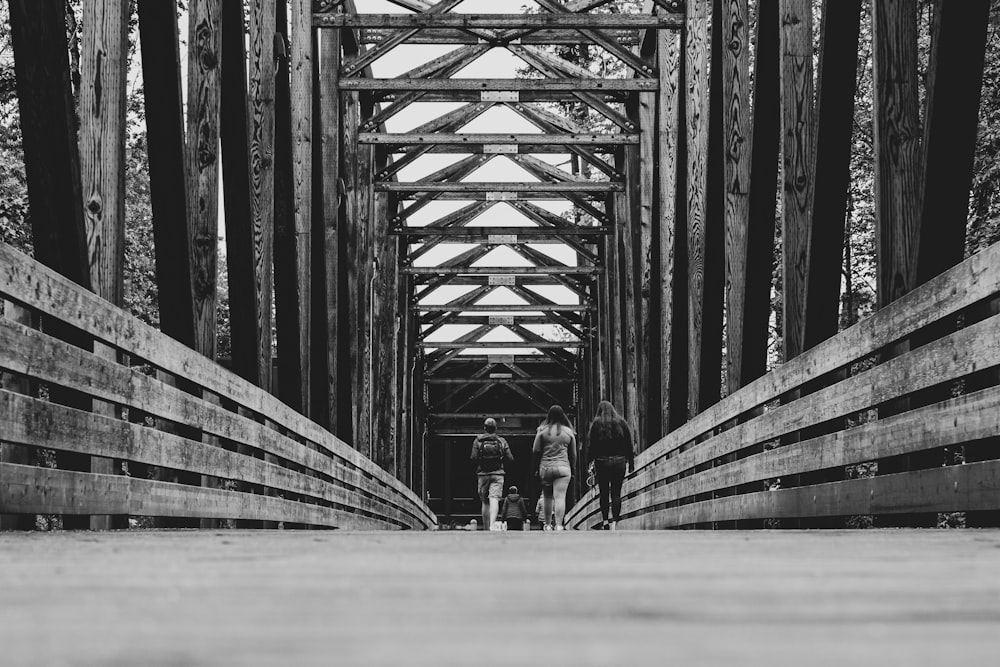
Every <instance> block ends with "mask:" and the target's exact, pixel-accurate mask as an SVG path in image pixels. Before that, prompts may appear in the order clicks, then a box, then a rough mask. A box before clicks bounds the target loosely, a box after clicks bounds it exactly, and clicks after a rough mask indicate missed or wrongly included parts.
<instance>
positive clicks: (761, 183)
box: [729, 0, 781, 393]
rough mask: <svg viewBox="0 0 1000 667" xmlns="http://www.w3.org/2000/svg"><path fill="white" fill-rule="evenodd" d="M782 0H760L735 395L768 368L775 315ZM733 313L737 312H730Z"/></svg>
mask: <svg viewBox="0 0 1000 667" xmlns="http://www.w3.org/2000/svg"><path fill="white" fill-rule="evenodd" d="M778 1H779V0H760V2H758V4H757V39H756V54H755V58H754V79H753V81H754V91H753V95H754V104H753V137H752V139H751V142H750V143H751V151H752V154H751V157H750V160H751V162H750V165H751V168H750V192H749V196H748V201H747V218H748V219H747V232H746V239H745V243H746V245H747V249H746V255H745V256H744V262H745V269H744V285H743V290H742V297H740V294H739V292H738V291H735V290H734V291H733V292H731V294H732V295H733V296H732V298H733V299H739V298H742V303H743V315H742V319H741V321H740V322H737V323H733V321H732V317H734V315H732V314H731V315H730V320H729V322H730V324H729V327H730V329H729V335H730V336H732V335H733V332H732V327H734V326H739V328H740V332H739V334H738V335H739V337H740V340H741V343H740V352H739V365H738V366H737V365H735V364H734V363H731V364H730V366H729V390H730V393H731V392H733V391H735V390H736V389H739V388H740V387H742V386H745V385H747V384H749V383H750V382H752V381H753V380H756V379H757V378H759V377H760V376H762V375H764V373H765V371H766V370H767V341H768V337H769V336H768V334H769V332H768V320H769V319H770V316H771V274H772V262H773V261H774V228H775V224H774V218H775V213H776V207H777V201H776V199H777V188H778V172H777V164H778V155H779V149H778V146H779V143H780V141H781V136H780V135H781V116H780V113H777V112H776V110H777V109H779V108H780V104H781V102H780V98H781V92H780V74H781V65H780V62H779V61H780V41H779V40H780V37H779V30H778V28H779V17H778ZM730 312H732V311H730Z"/></svg>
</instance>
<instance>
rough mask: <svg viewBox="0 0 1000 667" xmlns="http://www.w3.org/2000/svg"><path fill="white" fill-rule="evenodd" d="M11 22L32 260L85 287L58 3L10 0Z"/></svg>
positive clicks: (77, 160) (73, 141) (66, 64)
mask: <svg viewBox="0 0 1000 667" xmlns="http://www.w3.org/2000/svg"><path fill="white" fill-rule="evenodd" d="M10 26H11V41H12V43H13V50H14V72H15V78H16V82H15V83H16V85H17V101H18V107H19V110H20V119H21V137H22V138H21V145H22V147H23V149H24V170H25V176H26V180H27V186H28V206H29V209H30V211H31V231H32V237H33V241H34V242H33V248H34V252H35V257H37V258H38V260H39V261H40V262H42V263H43V264H45V265H46V266H50V267H52V268H53V269H55V270H56V271H58V272H59V273H61V274H62V275H64V276H66V277H67V278H69V279H70V280H72V281H73V282H75V283H77V284H79V285H82V286H83V287H87V288H90V269H89V262H88V260H87V235H86V232H85V229H84V221H83V208H82V207H81V206H80V202H82V201H83V195H82V190H81V186H80V157H79V150H78V147H77V142H76V112H75V109H74V106H73V97H72V93H71V87H70V80H69V57H68V52H67V49H66V12H65V3H63V2H60V1H59V0H48V1H44V2H39V1H38V0H13V1H12V2H10Z"/></svg>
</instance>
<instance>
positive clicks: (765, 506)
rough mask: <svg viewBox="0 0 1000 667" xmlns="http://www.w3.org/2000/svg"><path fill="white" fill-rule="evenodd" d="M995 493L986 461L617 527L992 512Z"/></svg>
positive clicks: (755, 497)
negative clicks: (797, 518) (918, 513)
mask: <svg viewBox="0 0 1000 667" xmlns="http://www.w3.org/2000/svg"><path fill="white" fill-rule="evenodd" d="M914 489H919V490H920V492H919V493H914ZM998 490H1000V461H986V462H982V463H971V464H968V465H961V466H948V467H943V468H933V469H930V470H918V471H915V472H905V473H897V474H894V475H884V476H879V477H867V478H862V479H851V480H845V481H842V482H831V483H828V484H819V485H815V486H801V487H796V488H792V489H776V490H773V491H763V492H759V493H747V494H742V495H737V496H727V497H724V498H715V499H712V500H705V501H700V502H694V503H691V504H689V505H684V506H682V507H678V508H674V509H663V510H657V511H655V512H651V513H649V514H646V515H643V516H642V517H641V519H626V520H624V521H623V522H622V525H623V526H625V527H632V525H633V524H636V526H635V527H638V526H639V525H641V526H642V527H644V528H665V527H668V526H681V525H689V524H695V523H704V522H708V521H725V520H730V519H738V518H785V517H800V516H838V515H843V514H878V515H883V514H900V513H912V512H928V513H929V512H953V511H960V510H986V509H996V508H997V505H998V502H997V493H998Z"/></svg>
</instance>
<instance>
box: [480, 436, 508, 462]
mask: <svg viewBox="0 0 1000 667" xmlns="http://www.w3.org/2000/svg"><path fill="white" fill-rule="evenodd" d="M502 461H503V446H502V445H501V444H500V438H498V437H497V436H491V437H488V438H483V439H482V440H480V441H479V466H480V468H481V469H483V470H486V469H488V468H490V467H493V468H499V467H500V464H501V463H502Z"/></svg>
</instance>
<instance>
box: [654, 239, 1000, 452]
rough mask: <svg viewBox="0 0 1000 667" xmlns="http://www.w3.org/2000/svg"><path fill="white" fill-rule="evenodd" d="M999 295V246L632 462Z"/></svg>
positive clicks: (785, 367) (753, 385)
mask: <svg viewBox="0 0 1000 667" xmlns="http://www.w3.org/2000/svg"><path fill="white" fill-rule="evenodd" d="M998 292H1000V244H998V245H994V246H991V247H990V248H987V249H986V250H983V251H982V252H979V253H977V254H975V255H973V256H972V257H970V258H969V259H967V260H966V261H965V262H963V263H962V264H959V265H958V266H956V267H954V268H953V269H951V270H949V271H947V272H945V273H943V274H941V275H940V276H938V277H936V278H934V279H933V280H930V281H928V282H927V283H925V284H924V285H923V286H921V287H920V288H918V289H916V290H914V291H912V292H909V293H908V294H906V295H905V296H903V297H901V298H900V299H898V300H897V301H895V302H893V303H892V304H890V305H889V306H888V307H886V308H883V309H881V310H878V311H876V312H875V313H873V314H872V315H870V316H868V317H867V318H865V319H863V320H861V321H860V322H859V323H857V324H855V325H854V326H853V327H851V328H849V329H845V330H844V331H842V332H840V333H839V334H837V335H836V336H834V337H833V338H830V339H828V340H826V341H824V342H822V343H820V344H819V345H817V346H816V347H814V348H811V349H810V350H808V351H806V352H804V353H803V354H801V355H799V356H798V357H796V358H795V359H792V360H791V361H788V362H785V363H784V364H782V365H781V366H780V367H778V368H777V369H775V370H773V371H771V372H770V373H768V374H767V375H764V376H762V377H761V378H759V379H757V380H755V381H753V382H751V383H750V384H749V385H747V386H746V387H743V388H742V389H740V390H739V391H737V392H735V393H733V394H731V395H730V396H728V397H727V398H726V399H725V400H723V401H719V402H718V403H716V404H715V405H713V406H711V407H710V408H708V409H706V410H705V411H704V412H702V413H699V414H698V415H697V416H696V417H694V418H693V419H691V421H689V422H687V423H685V424H683V425H682V426H680V427H678V428H677V429H676V430H675V431H673V432H671V433H669V434H668V435H666V436H665V437H663V438H661V439H660V440H659V441H657V442H656V443H655V444H653V445H652V446H651V447H649V448H648V449H646V450H645V451H643V452H641V453H640V454H639V455H638V456H637V457H636V468H637V469H639V468H641V467H642V466H644V465H646V464H647V463H648V462H649V461H651V460H653V459H656V458H658V457H660V456H662V455H664V454H665V453H666V452H667V451H672V450H674V449H678V448H679V447H681V446H683V445H684V444H686V443H688V442H691V441H693V440H694V439H695V438H697V437H699V436H701V435H704V434H706V433H709V432H710V431H711V430H712V429H714V428H715V427H716V426H718V425H720V424H724V423H725V422H727V421H729V420H731V419H735V418H737V417H739V416H740V415H742V414H744V413H747V412H749V411H751V410H753V409H754V408H757V407H760V406H762V405H764V404H765V403H768V402H770V401H772V400H775V399H777V398H779V397H781V396H783V395H785V394H787V393H788V392H790V391H792V390H794V389H796V388H798V387H800V386H802V385H803V384H806V383H807V382H809V381H810V380H812V379H815V378H817V377H820V376H822V375H825V374H827V373H830V372H833V371H835V370H837V369H838V368H842V367H844V366H846V365H848V364H850V363H853V362H854V361H857V360H858V359H861V358H863V357H865V356H867V355H870V354H874V353H876V352H878V351H879V350H881V349H882V348H884V347H886V346H887V345H890V344H891V343H894V342H896V341H898V340H900V339H902V338H905V337H906V336H908V335H909V334H911V333H913V332H915V331H917V330H919V329H922V328H923V327H925V326H927V325H929V324H932V323H934V322H936V321H938V320H940V319H942V318H944V317H947V316H948V315H953V314H955V313H957V312H958V311H960V310H963V309H965V308H967V307H969V306H971V305H973V304H974V303H977V302H978V301H981V300H983V299H986V298H989V297H990V296H992V295H994V294H996V293H998Z"/></svg>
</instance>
